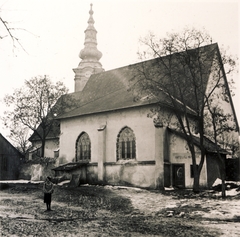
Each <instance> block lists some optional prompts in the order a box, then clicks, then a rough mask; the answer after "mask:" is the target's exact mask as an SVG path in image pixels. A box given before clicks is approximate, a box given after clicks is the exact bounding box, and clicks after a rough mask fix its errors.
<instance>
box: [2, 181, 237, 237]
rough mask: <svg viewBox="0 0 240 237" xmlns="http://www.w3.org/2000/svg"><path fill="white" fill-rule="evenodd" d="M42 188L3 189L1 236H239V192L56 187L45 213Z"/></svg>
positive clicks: (30, 185)
mask: <svg viewBox="0 0 240 237" xmlns="http://www.w3.org/2000/svg"><path fill="white" fill-rule="evenodd" d="M41 188H42V187H41V184H37V185H33V184H25V185H15V186H12V187H10V188H8V189H4V190H1V191H0V236H41V237H42V236H136V237H137V236H171V237H172V236H189V237H190V236H229V237H232V236H240V199H239V197H240V196H235V197H232V198H227V199H226V200H222V199H220V198H214V197H212V195H210V194H208V193H205V194H204V196H203V195H192V194H191V193H189V192H188V193H185V192H181V191H174V192H173V191H171V192H170V191H169V192H164V193H161V192H157V191H155V192H154V191H148V190H142V189H135V188H126V187H112V186H80V187H78V188H63V187H56V189H55V192H54V194H53V202H52V209H53V211H49V212H46V211H45V205H44V203H43V199H42V196H43V194H42V191H41Z"/></svg>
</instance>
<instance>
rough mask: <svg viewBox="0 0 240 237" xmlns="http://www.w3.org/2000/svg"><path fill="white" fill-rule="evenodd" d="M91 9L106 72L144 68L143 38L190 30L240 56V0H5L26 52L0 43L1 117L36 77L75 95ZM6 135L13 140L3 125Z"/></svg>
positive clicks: (1, 11) (4, 10) (3, 9)
mask: <svg viewBox="0 0 240 237" xmlns="http://www.w3.org/2000/svg"><path fill="white" fill-rule="evenodd" d="M90 3H93V11H94V14H93V18H94V20H95V28H96V30H97V31H98V34H97V41H98V49H99V50H100V51H101V52H102V54H103V57H102V59H101V60H100V62H101V63H102V65H103V68H104V69H105V70H109V69H114V68H118V67H122V66H126V65H128V64H132V63H136V62H138V61H139V60H138V56H137V52H138V50H139V48H140V44H139V38H140V37H144V36H146V35H147V34H148V32H149V31H151V32H153V33H155V34H156V35H158V36H159V37H164V36H165V35H166V33H167V32H179V31H181V29H183V28H185V27H186V26H188V27H195V28H198V29H202V28H203V27H204V28H205V29H206V30H207V31H208V32H209V34H210V35H211V36H212V38H213V42H217V43H218V44H219V46H220V47H222V46H224V48H226V49H228V52H229V54H233V55H237V56H239V50H240V47H239V41H240V39H239V32H240V29H239V27H240V26H239V9H240V0H236V1H234V0H233V1H231V0H226V1H221V0H217V1H209V0H208V1H203V0H199V1H197V0H192V1H187V0H186V1H181V0H179V1H164V0H108V1H107V0H92V1H90V0H89V1H87V0H21V1H20V0H0V16H1V17H2V18H3V19H4V20H5V21H8V22H9V24H10V26H11V27H13V28H19V30H17V29H16V30H15V35H16V36H17V37H18V38H19V40H20V43H21V45H22V46H23V47H24V49H25V51H24V50H22V49H21V47H20V46H18V45H16V46H17V48H16V49H14V50H13V45H12V41H11V40H10V39H9V38H7V37H6V38H4V39H1V40H0V62H1V64H0V65H1V66H0V77H1V86H0V113H1V114H2V113H3V111H4V110H5V108H4V106H3V103H2V98H3V97H4V95H5V94H6V93H9V94H11V93H12V92H13V89H14V88H17V87H21V86H22V85H23V83H24V80H25V79H30V78H32V77H34V76H38V75H49V76H50V78H51V79H52V80H53V81H58V80H60V81H63V82H64V83H65V85H66V86H67V87H68V88H69V90H70V92H73V89H74V73H73V71H72V69H73V68H76V67H77V66H78V63H79V62H80V58H79V57H78V54H79V52H80V50H81V49H83V47H84V45H83V43H84V30H85V29H86V28H87V25H88V24H87V21H88V18H89V9H90ZM21 29H23V30H21ZM0 32H2V26H0ZM235 80H236V82H237V83H236V91H235V93H236V96H235V98H233V99H234V102H235V109H236V112H237V115H238V120H239V122H240V103H239V101H240V93H238V91H240V83H239V82H238V81H239V76H238V78H237V77H236V78H235ZM0 133H2V134H3V135H7V131H6V130H5V129H4V128H3V125H2V123H0Z"/></svg>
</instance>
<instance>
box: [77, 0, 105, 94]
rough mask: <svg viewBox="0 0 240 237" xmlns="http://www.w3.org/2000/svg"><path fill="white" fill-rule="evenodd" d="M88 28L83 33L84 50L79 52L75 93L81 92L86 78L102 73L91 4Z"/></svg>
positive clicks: (100, 55) (100, 54)
mask: <svg viewBox="0 0 240 237" xmlns="http://www.w3.org/2000/svg"><path fill="white" fill-rule="evenodd" d="M90 6H91V8H90V11H89V14H90V16H89V19H88V27H87V29H86V30H85V31H84V33H85V42H84V48H83V49H82V50H81V51H80V53H79V57H80V58H81V59H82V60H81V61H80V63H79V65H78V67H77V68H75V69H73V71H74V72H75V92H76V91H82V90H83V88H84V86H85V84H86V82H87V80H88V78H89V77H90V76H91V75H92V74H95V73H99V72H102V71H104V70H103V68H102V64H101V63H100V62H99V60H100V58H101V57H102V53H101V52H100V51H99V50H98V49H97V31H96V29H95V27H94V23H95V21H94V20H93V10H92V4H91V5H90Z"/></svg>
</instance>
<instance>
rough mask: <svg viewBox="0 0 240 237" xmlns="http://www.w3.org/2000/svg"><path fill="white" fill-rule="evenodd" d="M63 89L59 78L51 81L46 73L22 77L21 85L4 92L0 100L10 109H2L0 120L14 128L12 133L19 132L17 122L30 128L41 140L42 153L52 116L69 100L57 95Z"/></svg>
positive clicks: (51, 124)
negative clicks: (28, 78)
mask: <svg viewBox="0 0 240 237" xmlns="http://www.w3.org/2000/svg"><path fill="white" fill-rule="evenodd" d="M67 92H68V89H67V88H66V87H65V86H64V85H63V83H62V82H57V83H56V84H53V83H52V82H51V80H50V79H49V78H48V77H47V76H39V77H35V78H32V79H30V80H26V81H25V84H24V86H23V87H21V88H20V89H15V91H14V93H13V94H12V95H6V96H5V98H4V102H5V104H6V105H7V106H8V107H9V108H11V110H9V111H6V112H5V117H4V118H3V121H4V123H5V125H6V126H9V127H10V128H15V129H13V131H12V133H13V134H14V135H16V134H18V135H20V133H19V130H18V129H17V128H18V125H19V124H20V125H21V127H23V128H28V129H30V130H31V131H32V132H33V133H34V135H36V136H37V137H38V139H39V140H40V141H41V144H42V146H41V150H42V153H41V154H42V156H44V149H45V141H46V137H47V136H48V134H49V132H50V131H53V130H54V123H55V122H56V121H55V120H54V118H55V117H56V116H57V115H60V114H61V113H62V112H63V111H64V104H65V102H66V101H67V102H69V100H67V99H65V100H64V99H59V98H61V96H62V95H64V94H66V93H67ZM57 101H58V103H57ZM65 106H66V107H67V105H66V104H65Z"/></svg>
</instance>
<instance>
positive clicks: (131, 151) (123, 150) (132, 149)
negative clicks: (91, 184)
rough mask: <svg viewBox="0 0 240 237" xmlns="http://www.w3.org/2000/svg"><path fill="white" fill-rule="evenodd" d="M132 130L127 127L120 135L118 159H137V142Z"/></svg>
mask: <svg viewBox="0 0 240 237" xmlns="http://www.w3.org/2000/svg"><path fill="white" fill-rule="evenodd" d="M135 140H136V139H135V135H134V133H133V131H132V129H130V128H128V127H125V128H123V129H122V130H121V131H120V133H119V134H118V139H117V159H118V160H128V159H136V142H135Z"/></svg>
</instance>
